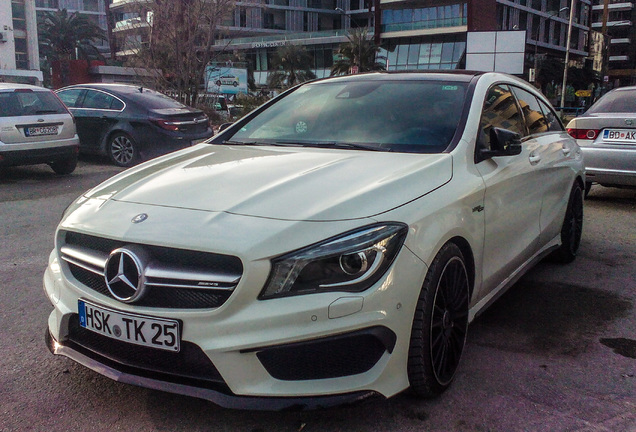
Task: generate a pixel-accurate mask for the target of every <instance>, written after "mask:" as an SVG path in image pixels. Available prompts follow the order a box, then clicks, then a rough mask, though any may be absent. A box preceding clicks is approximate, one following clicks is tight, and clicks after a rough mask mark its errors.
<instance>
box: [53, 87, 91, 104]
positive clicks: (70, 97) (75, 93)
mask: <svg viewBox="0 0 636 432" xmlns="http://www.w3.org/2000/svg"><path fill="white" fill-rule="evenodd" d="M84 91H85V90H84V89H69V90H62V91H60V92H58V93H57V95H58V96H59V98H60V99H62V102H64V105H66V106H67V107H69V108H79V107H80V104H81V102H82V98H81V96H82V95H83V93H84Z"/></svg>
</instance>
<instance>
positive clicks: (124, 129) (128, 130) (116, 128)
mask: <svg viewBox="0 0 636 432" xmlns="http://www.w3.org/2000/svg"><path fill="white" fill-rule="evenodd" d="M117 133H125V134H126V135H128V136H129V137H130V138H132V140H133V141H135V142H136V143H137V144H139V143H138V142H137V139H136V138H135V134H134V132H133V128H132V127H131V126H130V124H129V123H123V122H119V123H117V124H115V125H113V127H112V128H111V129H110V130H109V131H108V132H106V133H105V134H104V137H103V138H102V142H101V144H100V146H99V150H100V152H101V153H102V154H103V155H106V156H107V155H108V152H107V151H106V147H107V146H108V143H109V142H110V140H111V138H112V137H113V135H115V134H117Z"/></svg>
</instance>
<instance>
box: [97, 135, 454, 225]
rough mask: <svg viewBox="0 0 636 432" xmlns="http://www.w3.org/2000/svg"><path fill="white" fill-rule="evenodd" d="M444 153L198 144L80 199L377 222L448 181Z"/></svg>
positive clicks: (299, 218) (448, 158)
mask: <svg viewBox="0 0 636 432" xmlns="http://www.w3.org/2000/svg"><path fill="white" fill-rule="evenodd" d="M451 177H452V157H451V155H449V154H432V155H427V154H406V153H386V152H371V151H355V150H333V149H316V148H289V147H285V148H283V147H254V146H223V145H210V144H201V145H198V146H196V147H192V148H190V149H187V150H185V151H181V152H178V153H175V154H173V155H169V156H165V157H162V158H159V159H155V160H154V161H150V162H149V163H146V164H143V165H140V166H139V167H136V168H133V169H131V170H128V171H125V172H123V173H121V174H119V175H117V176H115V177H113V178H112V179H110V180H108V181H106V182H105V183H103V184H101V185H100V186H98V187H97V188H95V189H93V190H91V191H89V193H88V194H87V195H85V196H86V197H92V198H100V199H110V200H115V201H122V202H128V203H136V204H144V205H150V206H164V207H178V208H186V209H192V210H202V211H210V212H226V213H232V214H239V215H244V216H256V217H263V218H271V219H282V220H295V221H334V220H345V219H358V218H365V217H371V216H375V215H378V214H380V213H383V212H386V211H388V210H391V209H394V208H396V207H399V206H401V205H403V204H405V203H407V202H409V201H412V200H414V199H417V198H418V197H420V196H423V195H425V194H427V193H428V192H430V191H431V190H433V189H436V188H438V187H440V186H441V185H443V184H444V183H446V182H448V181H450V179H451Z"/></svg>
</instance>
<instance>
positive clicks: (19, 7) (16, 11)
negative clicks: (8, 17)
mask: <svg viewBox="0 0 636 432" xmlns="http://www.w3.org/2000/svg"><path fill="white" fill-rule="evenodd" d="M11 14H12V17H13V29H14V30H26V14H25V12H24V0H11Z"/></svg>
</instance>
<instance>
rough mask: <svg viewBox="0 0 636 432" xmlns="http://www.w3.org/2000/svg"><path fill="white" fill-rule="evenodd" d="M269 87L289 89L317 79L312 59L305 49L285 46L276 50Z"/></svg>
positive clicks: (297, 46)
mask: <svg viewBox="0 0 636 432" xmlns="http://www.w3.org/2000/svg"><path fill="white" fill-rule="evenodd" d="M272 69H274V71H273V72H270V74H269V76H268V77H267V85H268V86H269V87H272V88H278V87H282V88H288V87H292V86H294V85H296V84H300V83H302V82H305V81H309V80H310V79H314V78H316V75H315V74H314V73H313V72H312V71H311V57H310V56H309V53H307V50H306V49H305V47H303V46H300V45H285V46H282V47H279V48H278V49H277V50H276V54H275V55H274V58H273V59H272Z"/></svg>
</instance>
